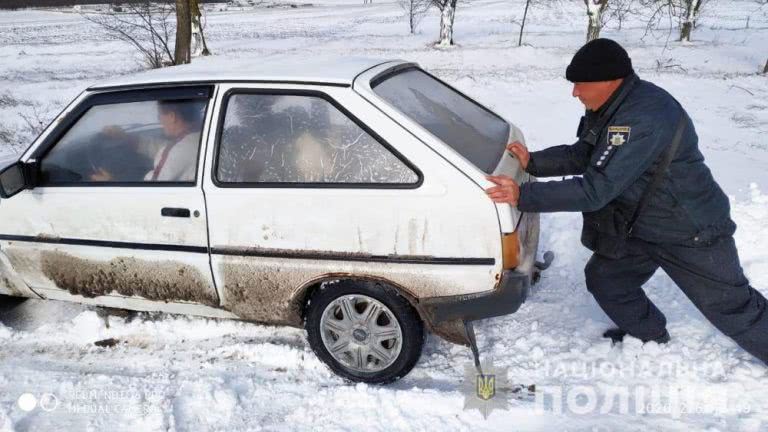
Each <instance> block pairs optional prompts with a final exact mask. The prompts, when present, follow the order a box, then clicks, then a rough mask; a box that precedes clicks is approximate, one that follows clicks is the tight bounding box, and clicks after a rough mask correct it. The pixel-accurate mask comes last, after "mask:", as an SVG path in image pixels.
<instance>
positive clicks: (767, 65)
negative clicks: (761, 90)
mask: <svg viewBox="0 0 768 432" xmlns="http://www.w3.org/2000/svg"><path fill="white" fill-rule="evenodd" d="M763 73H764V74H768V60H766V61H765V67H764V68H763Z"/></svg>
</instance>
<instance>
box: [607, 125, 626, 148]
mask: <svg viewBox="0 0 768 432" xmlns="http://www.w3.org/2000/svg"><path fill="white" fill-rule="evenodd" d="M631 130H632V128H630V127H629V126H608V133H607V136H608V144H610V145H612V146H614V147H618V146H620V145H623V144H624V143H626V142H627V141H629V132H630V131H631Z"/></svg>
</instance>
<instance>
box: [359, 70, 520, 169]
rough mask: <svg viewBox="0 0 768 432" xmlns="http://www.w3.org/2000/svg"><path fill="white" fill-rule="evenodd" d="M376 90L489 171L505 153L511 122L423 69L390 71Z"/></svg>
mask: <svg viewBox="0 0 768 432" xmlns="http://www.w3.org/2000/svg"><path fill="white" fill-rule="evenodd" d="M373 91H374V92H375V93H376V94H377V95H378V96H379V97H381V98H382V99H384V100H385V101H387V102H389V103H390V104H392V105H393V106H394V107H395V108H397V109H398V110H400V111H401V112H402V113H403V114H405V115H407V116H408V117H410V118H411V119H413V120H414V121H415V122H416V123H418V124H419V125H421V126H422V127H423V128H425V129H427V130H428V131H429V132H430V133H432V134H433V135H435V136H436V137H437V138H439V139H440V140H442V141H443V142H444V143H446V144H447V145H449V146H450V147H451V148H453V149H454V150H455V151H457V152H458V153H459V154H461V155H462V156H464V158H466V159H468V160H469V161H470V162H472V163H473V164H474V165H475V166H476V167H478V168H480V169H481V170H483V171H485V172H486V173H488V174H491V173H492V172H493V171H494V169H495V168H496V166H497V165H498V163H499V160H500V159H501V157H502V155H503V154H504V148H505V146H506V144H507V139H508V138H509V123H507V122H506V121H505V120H504V119H502V118H501V117H499V116H497V115H496V114H494V113H492V112H491V111H489V110H488V109H487V108H485V107H483V106H482V105H480V104H478V103H477V102H475V101H473V100H472V99H470V98H468V97H467V96H464V95H463V94H461V93H460V92H458V91H456V90H454V89H453V88H451V87H450V86H448V85H447V84H445V83H443V82H441V81H440V80H438V79H436V78H434V77H433V76H431V75H429V74H427V73H426V72H424V71H423V70H421V69H418V68H408V69H404V70H401V71H398V72H396V73H395V74H392V75H389V76H387V77H386V78H384V79H383V80H381V81H379V82H377V83H375V84H374V85H373Z"/></svg>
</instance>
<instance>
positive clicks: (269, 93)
mask: <svg viewBox="0 0 768 432" xmlns="http://www.w3.org/2000/svg"><path fill="white" fill-rule="evenodd" d="M218 98H219V105H220V106H221V108H220V115H219V116H218V117H217V119H216V122H217V124H216V125H215V126H214V127H215V130H216V131H217V138H216V145H215V146H214V145H210V146H209V149H208V151H209V157H208V158H207V163H209V164H212V166H211V167H209V168H207V169H206V174H210V175H206V179H205V182H204V185H203V188H204V190H205V194H206V198H207V203H208V210H209V218H210V245H211V260H212V267H213V272H214V278H215V280H216V283H217V286H218V287H219V292H220V294H221V296H222V305H223V307H224V308H226V309H228V310H231V311H233V312H234V313H236V314H237V315H239V316H241V317H244V318H247V319H253V320H260V321H271V322H283V323H293V324H296V320H295V319H296V317H297V314H296V306H297V304H296V301H297V299H296V298H295V296H296V295H297V292H300V289H301V287H304V286H307V284H309V283H312V282H313V281H317V280H318V279H320V278H334V277H349V276H350V275H354V276H356V277H367V278H385V279H386V280H388V281H391V282H392V283H395V284H397V285H398V286H401V287H407V289H411V290H416V291H417V292H415V294H418V295H422V296H430V295H432V296H436V295H449V294H461V293H464V292H472V291H480V290H487V289H489V287H492V286H493V284H494V282H495V280H494V272H493V271H494V270H495V269H498V267H500V263H498V262H496V261H494V258H493V257H495V256H498V254H499V247H500V244H499V241H498V239H499V236H498V220H497V218H496V212H495V208H494V206H493V203H492V202H491V201H490V200H488V198H487V196H486V195H485V193H484V192H483V191H482V190H481V189H479V188H478V187H477V186H476V185H474V184H472V183H471V182H469V181H468V180H467V179H466V178H465V177H464V176H463V175H460V174H458V175H457V171H456V169H455V168H454V167H452V166H450V165H449V164H448V163H446V162H445V161H444V160H443V159H442V158H439V157H437V156H436V155H435V154H434V153H433V152H432V151H431V150H430V149H429V148H427V147H426V146H424V145H422V144H421V143H420V142H418V141H417V140H416V139H415V138H414V137H413V136H411V135H410V134H409V133H408V131H407V130H404V129H403V128H401V127H399V126H398V125H397V124H394V123H392V122H391V120H389V119H387V118H386V117H385V116H383V115H382V114H381V113H380V112H379V111H378V110H376V108H375V107H373V106H372V105H371V104H369V103H368V102H366V101H365V100H363V99H362V98H360V97H359V96H358V95H356V94H355V93H354V92H352V91H351V89H350V88H349V87H342V86H320V85H301V84H277V83H275V84H266V83H265V84H240V85H239V84H231V85H223V86H222V87H221V89H220V92H219V96H218ZM394 143H397V147H395V145H394Z"/></svg>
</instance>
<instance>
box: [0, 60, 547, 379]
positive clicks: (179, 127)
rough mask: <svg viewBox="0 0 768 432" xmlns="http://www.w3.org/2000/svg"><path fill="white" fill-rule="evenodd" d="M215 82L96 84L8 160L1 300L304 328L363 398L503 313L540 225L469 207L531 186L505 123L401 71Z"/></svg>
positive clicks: (3, 181)
mask: <svg viewBox="0 0 768 432" xmlns="http://www.w3.org/2000/svg"><path fill="white" fill-rule="evenodd" d="M231 69H233V70H237V71H236V72H231V73H211V72H210V71H205V70H198V69H195V68H194V67H193V66H190V67H180V68H170V69H165V70H159V71H150V72H146V73H142V74H138V75H134V76H128V77H122V78H119V79H117V80H115V81H111V82H106V83H102V84H98V85H94V86H92V87H90V88H89V89H88V90H86V91H85V92H83V93H82V94H81V95H80V96H79V97H77V98H76V99H75V100H74V101H73V102H72V103H71V104H70V105H69V106H68V107H67V108H66V109H65V110H64V112H62V113H61V114H60V115H59V117H58V118H57V119H55V120H54V121H53V123H52V124H51V125H50V126H49V127H48V128H47V130H46V131H45V132H44V133H43V134H42V135H41V136H40V137H39V138H38V139H37V140H35V142H34V143H33V144H32V145H31V146H30V147H29V148H28V149H27V150H26V151H25V152H24V153H23V154H22V155H21V156H20V157H15V158H13V159H11V160H8V161H6V162H5V163H4V164H3V165H2V172H1V173H0V189H1V190H0V192H1V195H2V197H3V199H2V201H1V202H0V219H1V220H2V221H3V228H2V232H1V233H0V275H1V277H0V293H2V294H5V295H10V296H19V297H30V298H42V299H54V300H66V301H74V302H79V303H85V304H91V305H100V306H107V307H112V308H122V309H131V310H140V311H164V312H169V313H183V314H192V315H200V316H209V317H219V318H233V319H240V320H247V321H254V322H261V323H269V324H278V325H290V326H297V327H300V326H304V327H305V328H306V330H307V332H308V340H309V343H310V345H311V347H312V349H313V350H314V352H315V353H316V354H317V355H318V356H319V358H321V359H322V360H323V361H324V362H325V363H327V364H328V366H329V367H330V368H331V369H332V370H333V371H334V372H335V373H337V374H339V375H341V376H343V377H345V378H348V379H350V380H354V381H364V382H370V383H386V382H391V381H393V380H396V379H398V378H399V377H402V376H403V375H405V374H407V373H408V372H409V371H410V370H411V368H413V366H414V365H415V364H416V362H417V360H418V359H419V356H420V354H421V349H422V344H423V340H424V327H426V328H427V329H429V330H431V331H432V332H434V333H435V334H437V335H439V336H442V337H443V338H445V339H447V340H448V341H451V342H454V343H461V344H465V345H472V344H473V343H474V333H473V330H472V326H471V322H472V321H473V320H477V319H482V318H487V317H492V316H499V315H503V314H508V313H512V312H514V311H516V310H517V309H518V307H519V306H520V304H521V303H522V302H523V301H524V300H525V297H526V295H527V292H528V289H529V286H530V284H531V281H532V278H533V277H534V274H535V272H536V263H535V255H536V249H537V244H538V235H539V224H538V215H536V214H520V213H519V212H518V211H517V209H515V208H512V207H511V206H508V205H506V204H505V205H496V204H494V203H493V202H492V201H491V200H490V199H489V198H488V196H487V195H486V193H485V192H484V188H486V187H489V186H491V184H490V183H489V182H488V181H487V180H486V178H485V177H486V175H488V174H506V175H509V176H512V177H514V178H515V179H517V181H518V182H521V183H522V182H527V181H532V180H533V179H531V178H530V177H529V176H528V175H527V174H526V173H525V172H524V171H523V170H522V169H521V168H520V166H519V164H518V162H517V160H516V159H515V158H514V157H513V156H511V154H509V153H508V152H507V151H506V150H505V145H506V144H507V143H508V142H510V141H512V140H518V141H523V136H522V135H521V133H520V131H519V130H518V129H517V128H516V127H515V126H513V125H511V124H510V123H509V122H507V121H505V120H504V119H502V118H501V117H500V116H499V115H497V114H495V113H494V112H492V111H491V110H489V109H487V108H485V107H484V106H482V105H480V104H479V103H477V102H475V101H474V100H472V99H470V98H469V97H467V96H465V95H463V94H462V93H460V92H458V91H457V90H455V89H453V88H452V87H450V86H448V85H447V84H445V83H443V82H442V81H440V80H438V79H437V78H435V77H433V76H432V75H430V74H428V73H427V72H425V71H424V70H422V69H420V68H419V66H418V65H417V64H414V63H409V62H405V61H381V60H370V59H340V60H337V61H330V62H325V63H322V62H315V63H312V62H311V61H305V62H302V63H300V64H298V63H291V62H285V63H283V64H274V63H273V62H272V64H262V65H260V66H258V67H251V68H248V69H245V68H243V69H238V68H237V67H235V66H233V67H232V68H231ZM475 351H476V350H475Z"/></svg>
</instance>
